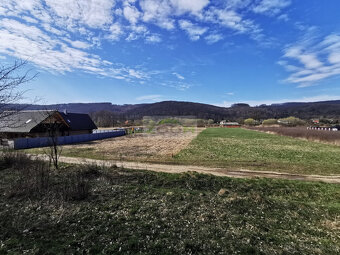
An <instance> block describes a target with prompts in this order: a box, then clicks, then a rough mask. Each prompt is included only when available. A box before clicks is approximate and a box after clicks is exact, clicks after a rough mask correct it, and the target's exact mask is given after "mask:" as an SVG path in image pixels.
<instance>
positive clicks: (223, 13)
mask: <svg viewBox="0 0 340 255" xmlns="http://www.w3.org/2000/svg"><path fill="white" fill-rule="evenodd" d="M204 20H205V21H206V22H210V23H215V24H218V25H220V26H222V27H225V28H229V29H231V30H233V31H236V32H237V33H247V34H249V35H250V36H251V37H252V38H253V39H255V40H259V39H261V38H262V37H263V35H262V34H261V33H262V29H260V28H259V26H258V25H256V24H255V23H254V22H253V21H252V20H250V19H244V18H243V16H242V15H241V14H239V13H237V12H236V11H235V10H230V9H218V8H215V7H211V8H209V10H208V11H207V12H206V13H205V16H204Z"/></svg>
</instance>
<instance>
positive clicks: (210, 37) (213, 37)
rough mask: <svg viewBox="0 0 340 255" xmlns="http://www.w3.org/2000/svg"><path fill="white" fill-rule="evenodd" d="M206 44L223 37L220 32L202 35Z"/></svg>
mask: <svg viewBox="0 0 340 255" xmlns="http://www.w3.org/2000/svg"><path fill="white" fill-rule="evenodd" d="M204 39H205V40H206V41H207V43H208V44H213V43H216V42H218V41H221V40H222V39H223V35H222V34H210V35H207V36H206V37H204Z"/></svg>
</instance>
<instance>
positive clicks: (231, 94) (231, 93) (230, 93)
mask: <svg viewBox="0 0 340 255" xmlns="http://www.w3.org/2000/svg"><path fill="white" fill-rule="evenodd" d="M225 94H226V95H228V96H233V95H234V92H227V93H225Z"/></svg>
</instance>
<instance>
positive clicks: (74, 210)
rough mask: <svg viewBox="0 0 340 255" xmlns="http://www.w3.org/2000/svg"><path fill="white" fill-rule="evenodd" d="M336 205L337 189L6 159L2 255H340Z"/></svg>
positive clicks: (1, 174) (0, 203) (0, 213)
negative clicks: (55, 166) (57, 167)
mask: <svg viewBox="0 0 340 255" xmlns="http://www.w3.org/2000/svg"><path fill="white" fill-rule="evenodd" d="M207 132H208V133H209V130H208V131H207ZM233 132H235V131H233ZM240 132H241V131H240ZM204 135H205V134H204ZM67 180H70V181H67ZM339 201H340V188H339V185H335V184H322V183H308V182H298V181H282V180H270V179H251V180H243V179H231V178H224V177H215V176H209V175H200V174H195V173H186V174H165V173H154V172H147V171H133V170H126V169H118V168H111V169H104V168H98V167H91V166H88V167H84V166H82V168H80V167H79V166H78V167H77V166H72V165H68V166H63V167H62V168H61V169H60V170H58V171H56V170H52V169H48V167H47V166H46V165H45V163H42V162H38V161H36V162H32V161H29V160H26V159H23V158H18V159H14V160H13V159H10V158H6V159H1V160H0V229H1V231H0V254H23V253H26V254H98V253H100V254H136V253H139V254H271V255H272V254H339V252H340V203H339Z"/></svg>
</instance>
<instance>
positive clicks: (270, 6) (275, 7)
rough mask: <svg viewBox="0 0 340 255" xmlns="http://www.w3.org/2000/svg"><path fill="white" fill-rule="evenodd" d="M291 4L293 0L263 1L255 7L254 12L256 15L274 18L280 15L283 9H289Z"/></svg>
mask: <svg viewBox="0 0 340 255" xmlns="http://www.w3.org/2000/svg"><path fill="white" fill-rule="evenodd" d="M290 4H291V0H262V1H260V2H259V3H258V4H255V5H254V6H253V11H254V12H255V13H261V14H266V15H269V16H273V15H276V14H278V13H280V12H281V10H282V9H284V8H286V7H288V6H289V5H290Z"/></svg>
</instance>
